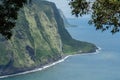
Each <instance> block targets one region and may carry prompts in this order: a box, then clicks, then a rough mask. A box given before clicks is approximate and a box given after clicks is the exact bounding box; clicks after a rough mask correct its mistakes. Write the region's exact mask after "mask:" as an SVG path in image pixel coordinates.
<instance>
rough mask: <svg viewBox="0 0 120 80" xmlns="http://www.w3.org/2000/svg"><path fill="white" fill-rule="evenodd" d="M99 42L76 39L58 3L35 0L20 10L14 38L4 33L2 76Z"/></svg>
mask: <svg viewBox="0 0 120 80" xmlns="http://www.w3.org/2000/svg"><path fill="white" fill-rule="evenodd" d="M96 49H97V48H96V46H95V45H94V44H91V43H87V42H82V41H78V40H75V39H73V38H72V37H71V36H70V34H69V33H68V32H67V30H66V29H65V26H64V22H63V19H62V17H61V15H60V13H59V10H58V9H57V7H56V6H55V4H54V3H51V2H47V1H41V0H33V2H32V3H31V4H29V5H25V6H24V8H23V9H21V10H20V11H19V16H18V20H17V24H16V27H15V28H14V29H13V36H12V39H11V40H9V41H8V40H5V39H4V37H2V36H0V76H3V75H8V74H15V73H19V72H23V71H27V70H32V69H34V68H38V67H42V66H43V65H46V64H48V63H52V62H54V61H57V60H59V59H61V58H62V56H63V55H69V54H73V53H74V52H77V51H80V50H81V51H82V52H94V51H95V50H96Z"/></svg>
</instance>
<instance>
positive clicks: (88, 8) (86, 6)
mask: <svg viewBox="0 0 120 80" xmlns="http://www.w3.org/2000/svg"><path fill="white" fill-rule="evenodd" d="M90 1H91V0H89V1H87V0H71V2H70V5H71V8H72V14H73V15H76V16H77V17H78V16H79V15H80V16H82V15H84V14H90V13H92V17H91V20H90V21H89V24H94V25H95V27H96V29H99V30H102V31H105V30H107V29H112V30H111V32H112V33H116V32H119V30H120V0H95V1H94V2H90Z"/></svg>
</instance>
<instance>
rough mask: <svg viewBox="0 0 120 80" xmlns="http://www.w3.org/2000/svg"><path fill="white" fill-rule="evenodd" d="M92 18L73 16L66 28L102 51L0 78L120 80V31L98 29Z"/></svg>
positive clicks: (23, 79) (7, 79) (74, 36)
mask: <svg viewBox="0 0 120 80" xmlns="http://www.w3.org/2000/svg"><path fill="white" fill-rule="evenodd" d="M88 20H89V18H86V17H83V18H77V19H76V18H71V19H68V22H69V23H70V24H71V25H75V26H72V27H67V28H66V29H67V30H68V31H69V33H70V34H71V35H72V37H73V38H74V39H77V40H80V41H87V42H91V43H94V44H95V45H96V46H98V47H100V48H101V50H100V51H99V53H88V54H80V55H79V54H78V55H74V56H71V57H69V58H67V59H66V60H65V61H64V62H61V63H59V64H57V65H54V66H52V67H49V68H47V69H44V70H42V71H38V72H34V73H29V74H24V75H19V76H13V77H8V78H3V79H0V80H120V32H119V33H116V34H114V35H112V34H111V33H110V31H106V32H101V31H96V30H95V27H94V26H93V25H89V24H88Z"/></svg>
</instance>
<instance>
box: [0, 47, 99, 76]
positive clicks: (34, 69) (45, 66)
mask: <svg viewBox="0 0 120 80" xmlns="http://www.w3.org/2000/svg"><path fill="white" fill-rule="evenodd" d="M100 50H101V48H100V47H98V49H96V51H95V52H90V53H99V51H100ZM77 54H78V52H77ZM77 54H76V55H77ZM80 54H85V53H81V52H80ZM71 56H74V55H67V56H64V57H62V59H59V60H58V61H55V62H51V63H49V64H46V65H44V66H37V67H34V68H29V69H27V70H22V71H19V72H16V73H13V74H7V75H4V76H0V78H7V77H12V76H18V75H23V74H29V73H33V72H37V71H41V70H44V69H46V68H49V67H51V66H54V65H56V64H58V63H61V62H63V61H65V60H66V59H67V58H69V57H71Z"/></svg>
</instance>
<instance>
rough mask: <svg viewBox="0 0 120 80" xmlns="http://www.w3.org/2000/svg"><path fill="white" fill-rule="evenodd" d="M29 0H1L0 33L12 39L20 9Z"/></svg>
mask: <svg viewBox="0 0 120 80" xmlns="http://www.w3.org/2000/svg"><path fill="white" fill-rule="evenodd" d="M25 3H27V0H0V33H1V34H2V35H3V36H4V37H5V38H6V39H10V38H11V36H12V29H13V27H15V23H16V20H17V15H18V11H19V9H20V8H21V7H23V5H24V4H25Z"/></svg>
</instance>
